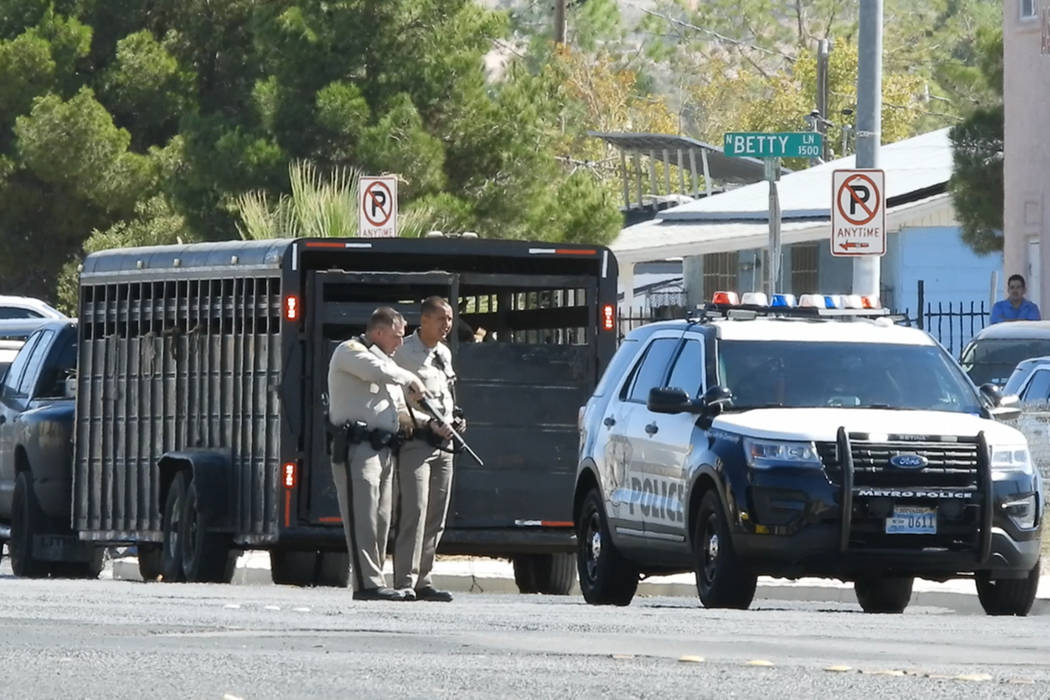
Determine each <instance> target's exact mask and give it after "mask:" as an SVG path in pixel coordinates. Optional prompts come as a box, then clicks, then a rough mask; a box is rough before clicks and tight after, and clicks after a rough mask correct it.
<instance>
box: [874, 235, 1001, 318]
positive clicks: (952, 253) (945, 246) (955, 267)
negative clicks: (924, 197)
mask: <svg viewBox="0 0 1050 700" xmlns="http://www.w3.org/2000/svg"><path fill="white" fill-rule="evenodd" d="M891 238H896V240H895V241H891V243H892V244H895V245H891V246H890V248H891V250H890V251H889V253H890V255H887V256H886V259H885V260H884V261H883V267H882V274H883V278H884V281H883V283H884V284H886V283H891V282H892V285H893V288H894V289H893V301H894V306H895V307H896V308H898V309H905V308H908V309H912V310H914V309H915V308H916V305H917V304H918V298H917V288H918V282H919V280H925V282H926V301H927V303H929V302H932V303H933V304H934V306H936V305H937V302H942V303H945V304H947V303H948V302H954V303H956V304H958V302H960V301H962V302H966V304H967V307H968V306H969V302H970V301H973V302H974V303H975V304H980V303H981V302H982V301H984V302H985V306H986V307H987V305H988V293H989V285H990V284H991V277H992V273H993V272H999V273H1000V274H1001V273H1002V269H1003V254H1002V253H990V254H988V255H977V254H976V253H974V252H973V251H972V250H970V248H969V247H968V246H967V245H966V244H965V243H963V241H962V238H961V237H960V235H959V229H958V228H957V227H955V226H942V227H924V228H910V229H904V230H902V231H901V232H900V233H899V234H896V235H895V236H893V235H891Z"/></svg>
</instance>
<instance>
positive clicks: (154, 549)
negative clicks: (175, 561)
mask: <svg viewBox="0 0 1050 700" xmlns="http://www.w3.org/2000/svg"><path fill="white" fill-rule="evenodd" d="M136 546H137V548H138V559H139V575H140V576H142V580H143V581H146V582H147V583H148V582H150V581H156V580H157V579H159V578H160V577H161V574H163V573H164V547H163V546H161V545H156V544H142V543H139V544H138V545H136Z"/></svg>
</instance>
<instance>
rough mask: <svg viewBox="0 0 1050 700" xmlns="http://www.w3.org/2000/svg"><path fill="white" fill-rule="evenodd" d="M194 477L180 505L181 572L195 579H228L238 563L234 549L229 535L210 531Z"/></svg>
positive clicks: (200, 581)
mask: <svg viewBox="0 0 1050 700" xmlns="http://www.w3.org/2000/svg"><path fill="white" fill-rule="evenodd" d="M198 503H199V501H198V498H197V480H196V479H192V480H190V484H189V486H187V487H186V497H185V500H184V501H183V506H182V538H181V539H182V572H183V573H184V574H185V575H186V580H187V581H193V582H195V583H229V582H230V581H231V580H233V571H234V567H235V566H236V565H237V551H236V550H234V549H233V547H231V545H232V541H231V539H230V537H229V535H226V534H220V533H215V532H209V531H208V530H209V527H208V525H209V524H208V518H207V516H205V515H204V514H203V513H201V512H200V509H199V508H198Z"/></svg>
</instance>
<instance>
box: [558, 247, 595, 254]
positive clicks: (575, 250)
mask: <svg viewBox="0 0 1050 700" xmlns="http://www.w3.org/2000/svg"><path fill="white" fill-rule="evenodd" d="M597 252H598V251H597V250H593V249H591V248H555V249H554V254H555V255H595V254H597Z"/></svg>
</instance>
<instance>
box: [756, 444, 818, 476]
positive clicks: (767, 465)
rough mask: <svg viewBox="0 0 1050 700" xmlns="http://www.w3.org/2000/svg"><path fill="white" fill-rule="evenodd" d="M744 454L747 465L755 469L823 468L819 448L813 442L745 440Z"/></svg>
mask: <svg viewBox="0 0 1050 700" xmlns="http://www.w3.org/2000/svg"><path fill="white" fill-rule="evenodd" d="M744 454H745V455H746V456H747V465H748V466H749V467H752V468H754V469H775V468H777V467H798V468H809V469H820V468H822V466H823V465H822V464H821V462H820V455H818V454H817V446H816V445H814V444H813V443H812V442H787V441H783V440H756V439H753V438H744Z"/></svg>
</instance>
